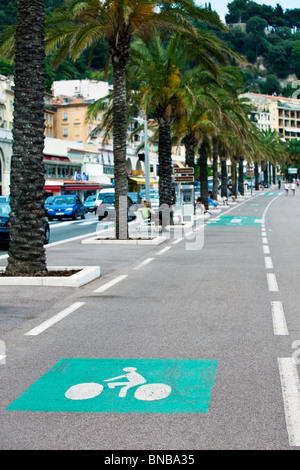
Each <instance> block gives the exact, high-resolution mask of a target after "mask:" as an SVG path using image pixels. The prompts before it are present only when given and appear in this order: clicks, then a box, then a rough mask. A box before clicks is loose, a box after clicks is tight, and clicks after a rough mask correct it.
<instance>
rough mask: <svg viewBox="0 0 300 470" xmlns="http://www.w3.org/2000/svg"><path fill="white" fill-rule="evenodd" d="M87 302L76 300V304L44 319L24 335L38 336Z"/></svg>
mask: <svg viewBox="0 0 300 470" xmlns="http://www.w3.org/2000/svg"><path fill="white" fill-rule="evenodd" d="M84 304H85V302H75V303H74V304H72V305H70V306H69V307H67V308H65V309H64V310H62V311H61V312H59V313H57V314H56V315H54V316H53V317H51V318H49V319H48V320H46V321H44V322H43V323H41V324H40V325H39V326H36V327H35V328H33V329H32V330H30V331H28V333H25V335H24V336H37V335H39V334H40V333H42V332H43V331H45V330H46V329H47V328H50V326H53V325H54V324H55V323H57V322H59V321H60V320H62V319H63V318H65V317H66V316H68V315H70V313H72V312H74V311H75V310H77V309H78V308H79V307H82V305H84Z"/></svg>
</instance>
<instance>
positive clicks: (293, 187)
mask: <svg viewBox="0 0 300 470" xmlns="http://www.w3.org/2000/svg"><path fill="white" fill-rule="evenodd" d="M291 190H292V195H293V196H295V190H296V184H295V183H292V184H291Z"/></svg>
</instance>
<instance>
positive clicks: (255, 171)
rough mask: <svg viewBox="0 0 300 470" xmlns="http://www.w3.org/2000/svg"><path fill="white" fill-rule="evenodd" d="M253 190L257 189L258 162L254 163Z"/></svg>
mask: <svg viewBox="0 0 300 470" xmlns="http://www.w3.org/2000/svg"><path fill="white" fill-rule="evenodd" d="M254 178H255V191H258V163H257V162H255V163H254Z"/></svg>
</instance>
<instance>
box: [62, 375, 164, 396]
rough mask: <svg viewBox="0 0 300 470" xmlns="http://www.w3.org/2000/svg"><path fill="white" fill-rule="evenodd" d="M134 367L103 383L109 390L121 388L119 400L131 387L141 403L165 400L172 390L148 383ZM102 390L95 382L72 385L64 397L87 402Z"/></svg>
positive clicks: (162, 385) (161, 384) (159, 384)
mask: <svg viewBox="0 0 300 470" xmlns="http://www.w3.org/2000/svg"><path fill="white" fill-rule="evenodd" d="M136 370H137V369H136V367H124V369H123V371H125V372H126V374H122V375H119V376H117V377H112V378H110V379H105V380H103V382H107V386H108V388H109V389H114V388H116V387H121V389H120V392H119V395H118V396H119V398H125V397H126V395H127V391H128V390H129V389H130V388H132V387H137V389H136V390H135V392H134V397H135V398H136V399H137V400H143V401H155V400H162V399H163V398H167V397H168V396H169V395H170V393H171V391H172V389H171V387H170V386H169V385H167V384H163V383H148V384H146V382H147V381H146V379H145V378H144V377H143V376H142V375H141V374H139V373H138V372H136ZM123 378H125V379H127V382H114V380H119V379H123ZM103 390H104V386H103V385H102V384H100V383H97V382H85V383H80V384H76V385H72V386H71V387H70V388H69V389H68V390H67V391H66V393H65V397H66V398H68V399H70V400H88V399H90V398H95V397H97V396H98V395H100V394H101V393H102V392H103Z"/></svg>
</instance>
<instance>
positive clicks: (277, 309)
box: [271, 301, 289, 336]
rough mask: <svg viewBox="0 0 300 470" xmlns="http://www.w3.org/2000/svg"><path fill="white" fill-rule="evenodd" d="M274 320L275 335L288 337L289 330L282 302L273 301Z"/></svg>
mask: <svg viewBox="0 0 300 470" xmlns="http://www.w3.org/2000/svg"><path fill="white" fill-rule="evenodd" d="M271 309H272V319H273V329H274V335H283V336H284V335H288V334H289V332H288V328H287V324H286V320H285V315H284V310H283V305H282V302H279V301H272V302H271Z"/></svg>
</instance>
